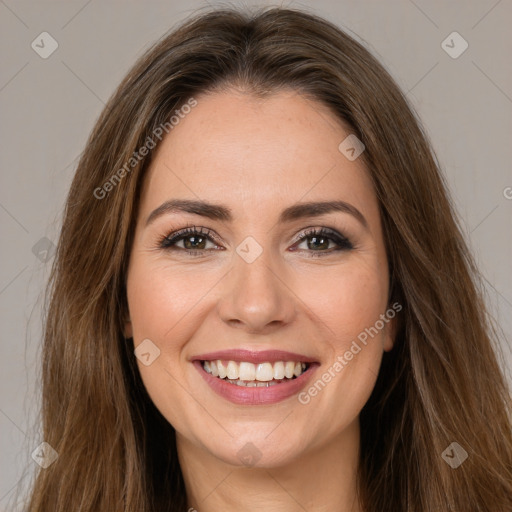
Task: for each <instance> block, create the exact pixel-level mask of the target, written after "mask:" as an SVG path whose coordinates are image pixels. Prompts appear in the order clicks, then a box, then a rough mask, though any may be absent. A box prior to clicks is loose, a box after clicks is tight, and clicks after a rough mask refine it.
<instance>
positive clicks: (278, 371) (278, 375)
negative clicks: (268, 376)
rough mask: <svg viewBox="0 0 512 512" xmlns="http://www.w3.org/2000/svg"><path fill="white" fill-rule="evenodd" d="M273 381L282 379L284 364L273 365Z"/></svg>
mask: <svg viewBox="0 0 512 512" xmlns="http://www.w3.org/2000/svg"><path fill="white" fill-rule="evenodd" d="M274 379H279V380H281V379H284V363H283V362H282V361H278V362H277V363H274Z"/></svg>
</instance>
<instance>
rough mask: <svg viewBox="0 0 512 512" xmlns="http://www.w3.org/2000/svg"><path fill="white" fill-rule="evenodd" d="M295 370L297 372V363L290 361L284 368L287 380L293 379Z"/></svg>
mask: <svg viewBox="0 0 512 512" xmlns="http://www.w3.org/2000/svg"><path fill="white" fill-rule="evenodd" d="M294 370H295V363H294V362H293V361H288V362H287V363H286V365H285V367H284V376H285V377H286V378H287V379H291V378H292V377H293V372H294Z"/></svg>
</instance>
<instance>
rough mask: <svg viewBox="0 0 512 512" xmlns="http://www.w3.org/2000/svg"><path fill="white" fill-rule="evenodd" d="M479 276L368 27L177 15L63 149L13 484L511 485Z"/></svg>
mask: <svg viewBox="0 0 512 512" xmlns="http://www.w3.org/2000/svg"><path fill="white" fill-rule="evenodd" d="M477 282H478V281H477V273H476V269H475V267H474V264H473V262H472V259H471V257H470V255H469V253H468V250H467V247H466V245H465V242H464V240H463V238H462V236H461V232H460V229H459V226H458V224H457V221H456V217H455V214H454V211H453V208H452V206H451V203H450V201H449V198H448V194H447V192H446V189H445V185H444V182H443V180H442V177H441V175H440V172H439V170H438V165H437V163H436V161H435V159H434V157H433V152H432V150H431V149H430V147H429V145H428V142H427V140H426V137H425V135H424V134H423V133H422V130H421V128H420V126H419V123H418V121H417V120H416V119H415V117H414V115H413V113H412V112H411V109H410V107H409V106H408V104H407V102H406V101H405V99H404V96H403V95H402V93H401V92H400V91H399V89H398V87H397V86H396V84H395V83H394V82H393V80H392V79H391V78H390V76H389V75H388V73H387V72H386V71H385V70H384V69H383V68H382V66H381V65H380V64H379V63H378V62H377V61H376V60H375V59H374V58H373V57H372V56H371V55H370V54H369V52H368V51H367V50H365V49H364V48H363V47H362V46H361V45H360V44H359V43H357V42H356V41H354V40H353V39H352V38H351V37H349V36H348V35H347V34H345V33H344V32H342V31H341V30H340V29H338V28H337V27H335V26H333V25H332V24H330V23H328V22H327V21H325V20H322V19H320V18H318V17H315V16H312V15H310V14H306V13H303V12H300V11H297V10H288V9H277V8H276V9H269V10H265V11H262V12H260V13H259V14H257V15H252V16H251V15H246V14H244V13H242V12H239V11H237V10H222V11H212V12H209V13H206V14H203V15H201V16H197V17H195V18H194V19H191V20H189V21H188V22H186V23H185V24H183V25H182V26H181V27H180V28H179V29H177V30H175V31H173V32H172V33H171V34H170V35H168V36H166V37H165V38H163V39H162V40H161V41H160V42H158V43H157V44H156V45H155V46H154V47H153V48H151V49H150V50H149V51H148V52H147V53H146V54H145V55H144V56H143V57H142V58H141V59H140V60H139V61H138V62H137V63H136V65H135V66H134V68H133V69H132V70H131V71H130V73H129V74H128V75H127V77H126V78H125V79H124V80H123V82H122V83H121V85H120V86H119V88H118V89H117V91H116V92H115V93H114V95H113V97H112V98H111V99H110V101H109V103H108V105H107V107H106V108H105V110H104V112H103V113H102V115H101V117H100V119H99V120H98V122H97V124H96V126H95V128H94V130H93V132H92V134H91V136H90V138H89V140H88V142H87V146H86V148H85V151H84V153H83V156H82V158H81V160H80V163H79V165H78V169H77V172H76V176H75V179H74V181H73V184H72V187H71V191H70V194H69V197H68V200H67V206H66V212H65V218H64V223H63V228H62V233H61V238H60V242H59V245H58V252H57V257H56V260H55V264H54V268H53V272H52V279H51V288H50V292H51V300H50V303H49V309H48V313H47V317H46V332H45V340H44V360H43V409H42V415H43V427H44V430H43V432H44V439H45V441H46V442H47V443H48V445H49V446H51V447H52V449H54V450H55V452H56V454H58V456H57V457H56V458H55V460H52V462H51V464H49V465H47V467H46V468H45V469H41V471H40V472H39V474H38V475H37V480H36V482H35V485H34V488H33V492H32V496H31V500H30V504H29V510H30V511H31V512H36V511H38V512H39V511H41V512H42V511H48V510H52V511H69V510H84V511H85V510H90V511H114V510H119V511H120V510H126V511H148V512H149V511H164V510H168V511H178V510H183V511H184V510H198V511H200V512H203V511H210V510H247V511H252V510H272V511H278V510H279V511H281V510H283V511H284V510H286V511H292V510H311V511H315V510H322V511H323V510H325V511H339V510H343V511H354V512H356V511H357V512H362V511H365V512H368V511H393V512H395V511H397V512H398V511H422V512H426V511H465V512H469V511H484V510H485V511H493V512H498V511H500V512H501V511H506V510H512V504H511V496H512V434H511V420H510V395H509V391H508V389H507V385H506V382H505V380H504V377H503V375H502V374H501V373H500V368H499V365H498V363H497V358H496V355H495V350H496V349H497V345H496V344H495V335H494V334H493V330H492V327H491V324H490V322H489V320H488V318H487V314H486V312H485V306H484V303H483V301H482V298H481V294H480V291H479V288H478V286H477V284H476V283H477Z"/></svg>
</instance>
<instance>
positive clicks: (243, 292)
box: [218, 250, 298, 334]
mask: <svg viewBox="0 0 512 512" xmlns="http://www.w3.org/2000/svg"><path fill="white" fill-rule="evenodd" d="M223 281H224V283H223V292H222V296H221V299H220V300H219V302H218V313H219V315H220V317H221V319H222V321H223V322H225V323H227V324H228V325H229V326H230V327H235V328H238V329H243V330H245V331H246V332H247V333H251V334H256V333H259V334H265V333H270V332H273V331H275V330H276V329H279V328H282V327H283V326H285V325H287V324H289V323H290V322H292V320H293V318H294V316H295V315H296V309H297V301H298V299H297V297H296V296H295V294H294V293H293V291H292V290H291V288H290V287H289V285H288V284H287V283H286V274H285V272H283V269H282V268H280V266H279V262H277V260H276V259H275V258H273V257H272V255H271V254H270V253H269V251H266V250H263V252H262V253H261V255H260V256H259V257H258V258H257V259H256V260H254V261H252V262H251V263H249V262H247V261H245V260H244V259H243V258H242V257H240V256H239V255H238V254H234V256H233V266H232V267H231V270H230V272H228V274H227V275H226V277H225V280H223Z"/></svg>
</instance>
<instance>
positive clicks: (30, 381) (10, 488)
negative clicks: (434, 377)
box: [0, 0, 512, 510]
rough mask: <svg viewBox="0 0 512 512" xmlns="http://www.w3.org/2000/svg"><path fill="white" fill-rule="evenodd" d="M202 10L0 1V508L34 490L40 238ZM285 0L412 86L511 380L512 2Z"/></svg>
mask: <svg viewBox="0 0 512 512" xmlns="http://www.w3.org/2000/svg"><path fill="white" fill-rule="evenodd" d="M233 3H234V4H240V3H241V2H233ZM210 4H211V5H219V3H218V2H210ZM266 4H270V2H269V3H266V2H257V3H256V2H249V1H246V2H244V3H243V5H266ZM205 5H207V3H206V2H197V1H196V2H194V1H190V0H189V1H186V2H185V1H172V2H171V1H167V2H157V1H150V2H135V1H130V2H128V1H123V2H114V1H100V0H89V1H86V0H79V1H66V2H64V1H60V2H58V1H35V0H34V1H15V0H5V1H2V0H0V38H1V48H2V61H1V66H0V72H1V75H0V105H1V112H2V116H1V125H0V130H1V133H0V138H1V140H2V146H3V150H2V151H1V152H0V159H1V167H0V168H1V174H0V176H1V182H0V183H1V185H0V229H1V240H2V243H1V261H2V265H1V266H0V311H1V322H2V324H1V325H2V329H1V336H2V339H1V344H0V375H1V377H0V378H1V385H0V432H1V438H0V461H1V472H0V479H1V480H0V510H14V509H15V507H14V504H13V501H14V498H15V493H16V485H17V484H18V483H19V484H20V486H23V485H24V482H25V483H26V482H28V478H30V477H31V475H32V472H33V471H34V469H35V467H36V463H35V462H34V461H33V460H32V458H31V453H32V451H33V450H34V449H35V448H36V447H37V446H38V445H39V443H41V442H42V441H43V439H42V438H41V435H40V432H39V429H38V427H37V424H36V423H35V419H36V414H37V408H38V403H37V389H38V380H37V379H38V358H39V356H40V343H41V315H40V308H41V300H42V290H43V285H44V283H45V280H46V279H47V277H48V272H49V268H50V264H51V261H52V257H51V256H52V253H51V245H49V242H48V240H49V241H52V242H56V241H57V238H58V233H59V229H60V222H61V213H62V210H63V205H64V199H65V195H66V192H67V190H68V188H69V185H70V183H71V179H72V176H73V172H74V170H75V168H76V164H77V162H78V158H79V155H80V153H81V152H82V151H83V149H84V144H85V141H86V137H87V135H88V134H89V132H90V130H91V129H92V127H93V123H94V122H95V120H96V118H97V117H98V115H99V113H100V111H101V109H102V108H103V105H104V103H105V102H106V100H107V99H108V97H109V96H110V94H111V93H112V92H113V90H114V88H115V86H116V85H117V84H118V83H119V81H120V80H121V79H122V77H123V76H124V75H125V73H126V72H127V71H128V69H129V68H130V66H131V65H132V64H133V63H134V61H135V59H136V58H137V57H139V56H140V55H141V54H142V53H143V51H144V50H145V49H146V48H148V47H149V46H150V44H151V43H152V42H153V41H154V40H155V39H157V38H158V37H160V36H161V35H162V34H163V33H165V32H166V31H167V30H169V29H171V28H172V27H173V26H174V25H175V24H176V23H178V22H179V21H180V20H182V19H184V18H186V17H187V16H189V15H190V14H191V13H192V12H193V10H194V9H195V8H197V7H200V6H205ZM223 5H228V4H227V3H223ZM272 5H276V4H272ZM282 5H285V6H291V7H307V8H308V9H310V10H313V11H314V12H316V13H318V14H320V15H322V16H324V17H326V18H327V19H329V20H331V21H333V22H335V23H336V24H338V25H340V26H341V27H343V28H345V29H346V30H348V31H349V33H351V34H352V35H355V36H356V38H357V39H359V40H360V39H361V38H362V39H363V40H364V41H365V44H366V46H367V47H368V48H369V49H370V51H372V52H373V53H374V54H375V55H376V56H377V57H378V58H379V59H380V61H381V62H382V63H383V64H384V65H385V66H386V67H387V69H388V70H389V71H390V72H391V74H392V75H393V76H394V78H395V79H396V80H397V82H398V84H399V85H400V86H401V87H402V88H403V90H404V91H406V92H407V96H408V98H409V100H410V101H411V102H412V104H413V106H414V107H415V109H416V110H417V112H418V113H419V116H420V118H421V119H422V120H423V123H424V125H425V128H426V130H427V132H428V134H429V136H430V138H431V140H432V143H433V145H434V148H435V150H436V153H437V156H438V158H439V161H440V163H441V166H442V168H443V171H444V172H445V174H446V177H447V180H448V183H449V186H450V188H451V191H452V194H453V197H454V200H455V204H456V207H457V209H458V211H459V214H460V217H461V220H462V223H463V226H464V229H465V233H466V237H467V240H468V243H469V244H470V247H471V248H472V250H473V252H474V254H475V256H476V258H477V262H478V264H479V265H480V268H481V271H482V273H483V275H484V277H485V285H486V290H487V301H488V304H489V307H490V309H491V311H492V313H493V315H494V317H495V318H496V320H497V322H498V323H499V325H500V326H501V328H502V329H503V340H502V345H503V348H504V354H505V358H506V362H504V367H507V372H508V373H507V376H508V378H509V379H511V377H510V368H512V353H511V349H510V340H511V334H512V315H511V312H512V272H511V271H510V269H511V261H512V236H511V234H512V229H511V228H512V215H511V214H512V188H508V187H512V172H511V167H510V162H511V161H512V144H511V141H512V139H511V132H512V129H511V128H512V115H511V113H512V99H511V98H512V76H511V75H512V74H511V67H510V55H511V54H512V39H511V37H510V22H511V21H512V3H511V1H510V0H500V1H496V0H480V1H475V0H473V1H465V2H447V1H441V0H436V1H429V2H427V1H425V0H415V1H414V2H413V1H411V0H393V1H387V2H382V1H377V0H373V1H364V2H356V1H348V0H345V1H328V0H323V1H318V2H288V3H283V4H282ZM43 31H46V32H48V33H49V34H51V36H52V37H53V38H54V39H55V40H56V41H57V42H58V48H57V50H56V51H55V52H54V53H53V54H52V55H51V56H49V57H48V58H47V59H43V58H41V57H40V56H39V55H38V54H37V53H36V52H35V51H34V50H33V49H32V47H31V43H32V41H34V40H36V38H37V37H38V36H39V34H41V32H43ZM453 31H457V32H459V33H460V34H461V35H462V37H463V38H464V39H465V40H466V41H467V42H468V44H469V47H468V49H467V50H466V51H465V52H464V53H462V55H460V56H459V57H458V58H455V59H454V58H452V57H450V56H449V55H448V54H447V53H446V52H445V50H444V49H443V48H442V46H441V43H442V41H443V40H445V39H446V37H447V36H448V35H449V34H451V33H452V32H453ZM38 40H40V39H38ZM448 44H450V45H452V43H451V42H449V43H448ZM453 44H454V45H455V47H454V49H455V50H457V49H458V48H460V45H459V43H458V42H454V43H453ZM46 48H48V46H46ZM507 196H508V198H507ZM45 237H46V239H48V240H45V239H44V238H45ZM41 239H43V241H41ZM34 247H35V248H34ZM45 250H49V252H46V253H45V252H44V251H45ZM475 357H478V354H475ZM511 382H512V379H511ZM16 509H17V508H16Z"/></svg>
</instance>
